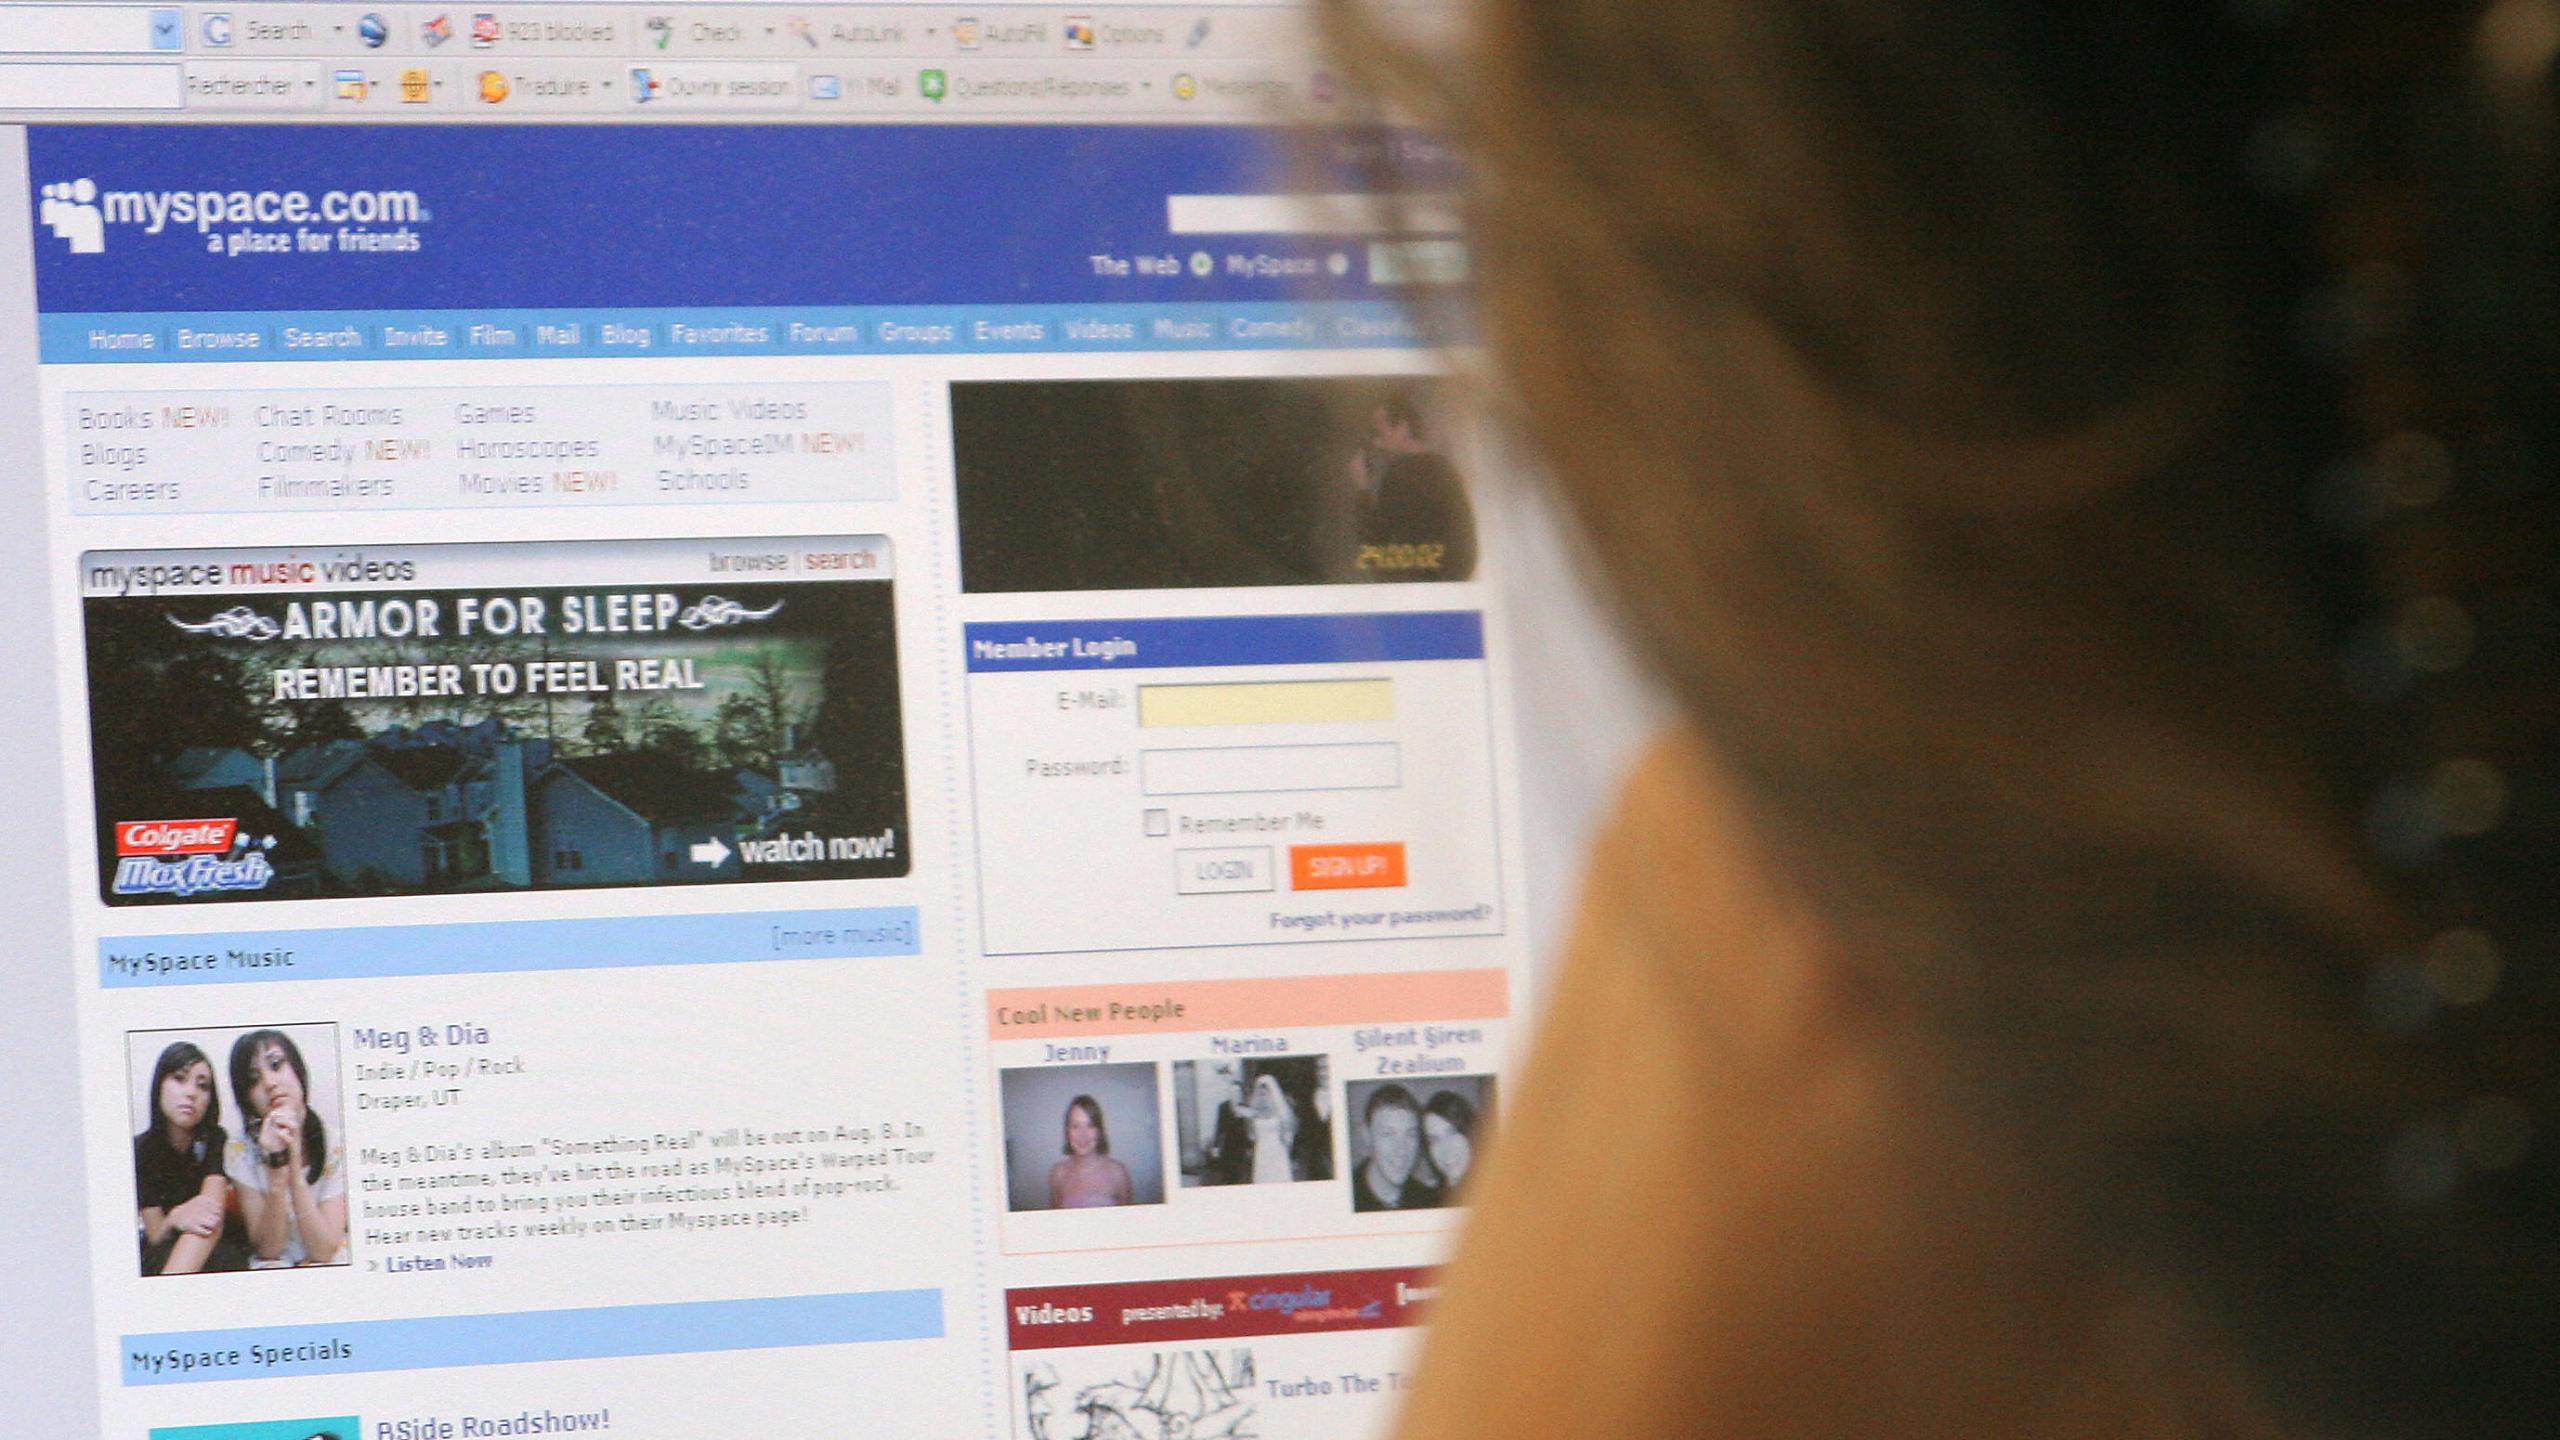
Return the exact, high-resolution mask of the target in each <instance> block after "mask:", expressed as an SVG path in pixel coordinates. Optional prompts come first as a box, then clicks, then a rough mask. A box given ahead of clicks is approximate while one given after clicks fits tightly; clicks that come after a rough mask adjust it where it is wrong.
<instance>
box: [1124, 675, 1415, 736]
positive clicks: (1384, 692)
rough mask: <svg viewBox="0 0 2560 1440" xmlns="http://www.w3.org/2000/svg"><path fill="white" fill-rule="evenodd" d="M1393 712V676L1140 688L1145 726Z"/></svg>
mask: <svg viewBox="0 0 2560 1440" xmlns="http://www.w3.org/2000/svg"><path fill="white" fill-rule="evenodd" d="M1395 716H1396V692H1395V682H1394V681H1391V680H1264V681H1242V682H1236V683H1228V684H1209V685H1141V686H1139V687H1138V724H1139V725H1140V726H1141V727H1144V728H1147V729H1159V728H1170V727H1175V726H1206V725H1356V724H1374V723H1377V722H1380V721H1386V720H1393V719H1394V718H1395Z"/></svg>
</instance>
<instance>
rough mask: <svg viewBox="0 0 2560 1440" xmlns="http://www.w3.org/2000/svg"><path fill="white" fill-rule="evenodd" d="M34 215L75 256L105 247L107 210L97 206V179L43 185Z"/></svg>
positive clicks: (96, 252) (102, 250) (99, 250)
mask: <svg viewBox="0 0 2560 1440" xmlns="http://www.w3.org/2000/svg"><path fill="white" fill-rule="evenodd" d="M36 216H37V218H38V219H40V220H42V221H43V222H44V227H45V228H46V229H48V230H51V231H52V232H53V233H54V235H55V236H56V237H58V238H59V239H61V240H63V241H65V242H67V243H69V245H70V246H71V253H72V254H74V255H96V254H100V253H103V252H104V251H105V250H106V248H107V217H106V212H104V211H102V210H100V209H99V208H98V182H97V181H95V180H92V179H90V178H89V177H87V176H85V175H84V176H82V177H80V178H79V179H77V180H65V181H60V182H58V183H55V184H52V185H47V186H46V187H44V198H43V203H42V204H41V205H40V206H39V207H38V208H37V211H36Z"/></svg>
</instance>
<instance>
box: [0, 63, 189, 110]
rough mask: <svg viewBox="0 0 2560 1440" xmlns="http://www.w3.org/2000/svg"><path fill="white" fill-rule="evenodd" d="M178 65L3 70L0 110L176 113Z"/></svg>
mask: <svg viewBox="0 0 2560 1440" xmlns="http://www.w3.org/2000/svg"><path fill="white" fill-rule="evenodd" d="M185 104H186V86H185V84H184V82H183V80H182V78H181V76H180V75H179V72H178V67H177V66H175V65H56V64H42V65H0V110H176V109H180V108H182V107H183V106H184V105H185Z"/></svg>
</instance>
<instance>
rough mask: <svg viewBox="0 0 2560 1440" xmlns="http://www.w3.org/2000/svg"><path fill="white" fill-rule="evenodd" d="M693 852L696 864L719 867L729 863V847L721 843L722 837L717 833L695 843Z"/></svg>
mask: <svg viewBox="0 0 2560 1440" xmlns="http://www.w3.org/2000/svg"><path fill="white" fill-rule="evenodd" d="M692 853H693V863H694V864H696V865H709V866H712V867H714V868H717V867H719V866H722V865H726V864H728V863H729V847H728V846H726V845H723V844H721V843H720V837H719V836H717V835H714V836H712V837H711V838H710V839H708V840H705V841H702V842H701V843H699V844H697V845H695V846H694V847H693V852H692Z"/></svg>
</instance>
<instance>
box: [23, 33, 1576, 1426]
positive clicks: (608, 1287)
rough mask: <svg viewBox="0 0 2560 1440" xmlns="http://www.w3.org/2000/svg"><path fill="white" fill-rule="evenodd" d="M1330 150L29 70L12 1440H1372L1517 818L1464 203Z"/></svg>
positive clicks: (1201, 79)
mask: <svg viewBox="0 0 2560 1440" xmlns="http://www.w3.org/2000/svg"><path fill="white" fill-rule="evenodd" d="M1340 92H1341V86H1340V84H1339V82H1338V81H1337V79H1336V78H1335V77H1334V76H1333V75H1332V74H1331V73H1329V72H1328V69H1327V67H1326V65H1325V63H1324V62H1323V61H1322V59H1321V58H1320V57H1319V56H1318V54H1317V52H1316V50H1315V48H1314V47H1313V45H1312V43H1311V41H1310V40H1309V38H1308V36H1307V35H1306V33H1305V27H1304V23H1303V17H1302V16H1300V15H1299V14H1297V13H1296V12H1295V11H1293V10H1292V9H1291V8H1289V7H1287V6H1283V5H1256V4H1225V3H1196V4H1192V5H1188V6H1144V7H1122V6H1106V5H1101V4H1093V5H1078V6H1026V5H992V6H975V7H973V6H970V5H967V4H959V5H950V4H939V5H913V4H876V5H846V6H828V5H819V4H807V5H799V6H742V5H723V4H670V5H665V6H656V7H652V6H634V5H586V4H532V3H527V4H503V3H502V4H493V5H491V6H490V8H487V9H480V8H475V7H471V6H460V7H453V6H444V5H418V4H404V5H378V6H369V5H361V4H358V5H288V4H269V3H234V4H228V5H200V4H187V5H177V6H148V5H125V4H59V5H10V6H7V7H4V8H0V194H10V195H15V196H17V197H19V200H18V203H19V204H20V207H21V208H20V209H19V210H18V212H17V213H18V214H19V215H21V216H22V217H23V219H22V220H21V221H18V222H16V223H12V224H10V225H8V226H5V227H0V317H5V323H0V413H5V415H6V419H5V422H0V454H5V457H6V460H7V461H8V465H7V469H6V476H7V485H6V487H5V489H6V494H5V498H0V505H5V512H0V520H5V524H0V532H5V533H0V546H5V547H6V549H5V555H0V577H5V578H0V584H4V585H5V586H6V587H7V589H6V599H7V604H6V613H7V615H8V617H9V632H8V633H9V641H8V644H9V650H8V654H9V662H10V663H9V669H10V672H11V683H10V684H9V685H8V686H7V687H6V688H7V692H8V693H7V694H6V696H5V698H4V699H0V704H5V706H6V716H5V722H6V724H7V725H8V726H9V728H10V730H11V734H12V739H13V752H14V754H15V755H16V757H17V762H18V763H17V764H16V765H15V766H13V767H11V768H12V769H13V770H14V771H15V772H16V773H15V774H14V775H13V776H12V777H11V779H10V781H9V785H10V787H11V789H10V796H11V802H12V803H11V807H10V818H11V825H10V827H9V828H10V829H11V831H12V832H13V833H12V834H11V836H10V839H9V846H10V855H11V873H12V877H13V882H14V883H13V885H12V887H11V891H12V898H11V903H10V910H11V922H12V929H13V931H14V940H15V943H14V945H13V947H12V949H13V954H12V957H11V964H10V966H9V971H8V975H7V978H6V980H5V982H0V983H5V985H6V987H7V990H6V996H5V998H6V1001H7V1004H6V1005H5V1006H0V1009H4V1010H5V1012H6V1013H5V1015H0V1038H5V1044H6V1050H7V1053H8V1054H9V1055H10V1056H11V1059H12V1064H11V1065H10V1067H9V1068H10V1070H11V1071H12V1072H13V1074H14V1085H13V1088H14V1089H15V1090H16V1095H15V1097H14V1100H13V1102H12V1103H11V1104H10V1105H9V1106H8V1107H7V1110H8V1113H9V1119H8V1121H7V1125H8V1136H9V1142H8V1143H9V1149H10V1151H11V1154H12V1163H11V1164H10V1165H9V1166H7V1167H6V1168H7V1170H8V1171H10V1172H11V1173H10V1174H9V1175H8V1176H7V1178H6V1180H5V1181H0V1186H5V1192H6V1193H5V1197H0V1198H5V1201H6V1208H7V1210H8V1212H9V1213H10V1214H11V1216H12V1217H13V1220H12V1223H11V1225H10V1227H9V1228H8V1230H7V1231H6V1232H5V1235H0V1258H4V1259H5V1261H6V1271H7V1273H8V1277H9V1278H8V1280H7V1282H6V1283H7V1288H8V1290H9V1292H10V1295H11V1301H10V1305H9V1309H10V1311H11V1312H12V1316H13V1321H12V1325H11V1326H10V1327H9V1328H10V1330H11V1331H12V1333H11V1335H10V1337H9V1339H8V1341H7V1348H8V1352H9V1363H8V1364H7V1365H6V1366H5V1367H0V1368H5V1369H6V1370H7V1371H8V1372H9V1373H8V1374H7V1375H6V1376H5V1377H4V1378H0V1387H4V1388H5V1389H6V1391H7V1392H8V1394H9V1404H8V1405H7V1406H0V1408H8V1409H10V1410H11V1412H12V1414H13V1415H14V1416H16V1417H17V1420H16V1423H14V1424H13V1425H12V1428H13V1429H14V1430H17V1431H19V1432H21V1433H29V1434H38V1433H41V1434H60V1435H75V1434H95V1435H100V1436H109V1437H116V1440H304V1437H313V1436H333V1437H337V1440H357V1437H365V1440H455V1437H467V1436H502V1435H551V1434H571V1433H583V1432H593V1433H597V1434H607V1435H612V1436H616V1437H631V1440H676V1437H696V1436H702V1435H708V1434H733V1435H734V1434H777V1435H778V1434H841V1433H849V1432H855V1431H859V1433H864V1434H878V1435H898V1436H919V1437H927V1436H930V1437H986V1436H1009V1437H1014V1440H1086V1437H1097V1440H1098V1437H1104V1436H1145V1437H1171V1436H1187V1437H1193V1440H1244V1437H1274V1440H1286V1437H1309V1440H1314V1437H1325V1440H1337V1437H1359V1436H1364V1435H1376V1434H1379V1433H1382V1431H1383V1429H1384V1428H1385V1426H1386V1425H1387V1424H1388V1423H1389V1421H1390V1419H1391V1417H1392V1415H1393V1412H1394V1407H1395V1404H1396V1401H1397V1398H1398V1396H1399V1394H1400V1392H1401V1391H1402V1390H1403V1389H1404V1388H1405V1387H1406V1386H1408V1385H1409V1384H1410V1383H1411V1378H1412V1370H1413V1361H1414V1353H1415V1344H1416V1338H1417V1334H1418V1330H1417V1327H1418V1326H1419V1325H1420V1324H1421V1322H1422V1321H1423V1319H1424V1317H1425V1316H1426V1315H1427V1314H1428V1310H1429V1301H1430V1298H1431V1295H1432V1291H1433V1287H1434V1279H1433V1276H1434V1268H1433V1267H1434V1266H1435V1265H1436V1264H1438V1263H1439V1262H1440V1261H1441V1260H1443V1259H1444V1258H1445V1255H1446V1253H1447V1249H1448V1246H1449V1241H1450V1236H1451V1233H1452V1230H1453V1227H1454V1226H1455V1225H1456V1224H1457V1223H1458V1220H1459V1218H1460V1216H1461V1215H1462V1214H1463V1206H1464V1202H1465V1200H1466V1197H1467V1180H1468V1176H1469V1173H1470V1171H1471V1170H1472V1169H1473V1167H1474V1165H1475V1163H1476V1157H1477V1156H1478V1155H1479V1154H1480V1153H1481V1152H1482V1151H1483V1149H1484V1148H1485V1147H1487V1146H1488V1145H1490V1144H1493V1143H1495V1137H1496V1136H1497V1134H1498V1132H1499V1130H1500V1128H1501V1116H1502V1105H1503V1101H1504V1098H1505V1087H1506V1085H1507V1084H1508V1083H1509V1080H1510V1067H1511V1060H1512V1057H1513V1055H1514V1052H1515V1048H1516V1043H1517V1041H1518V1039H1519V1037H1520V1035H1521V1032H1522V1031H1523V1030H1524V1028H1525V1022H1524V1014H1525V1011H1526V1008H1527V1006H1528V1004H1529V1002H1530V998H1531V994H1532V990H1533V984H1532V971H1531V968H1530V956H1531V953H1532V949H1533V946H1532V944H1531V935H1532V928H1531V927H1532V921H1531V917H1530V912H1531V910H1532V908H1533V902H1532V897H1531V895H1530V893H1529V891H1530V884H1531V882H1530V878H1529V873H1528V871H1529V861H1528V859H1527V858H1526V857H1527V856H1528V853H1529V847H1530V846H1531V845H1532V844H1533V843H1537V842H1535V841H1534V840H1533V832H1532V827H1531V826H1530V825H1529V824H1528V823H1527V822H1526V821H1525V820H1524V811H1526V810H1527V809H1529V808H1531V807H1530V805H1529V804H1528V803H1527V802H1525V801H1524V793H1523V790H1524V783H1530V784H1534V783H1535V777H1524V775H1523V773H1522V771H1523V766H1522V764H1521V762H1520V760H1519V744H1520V737H1519V723H1520V722H1519V716H1518V711H1517V709H1516V704H1515V702H1516V700H1517V698H1518V696H1517V693H1516V692H1517V690H1518V689H1519V688H1520V687H1519V685H1518V681H1517V676H1518V675H1519V674H1520V672H1521V667H1520V663H1519V661H1518V658H1517V656H1516V655H1515V653H1514V647H1513V644H1512V640H1511V637H1512V636H1513V634H1514V633H1515V631H1514V629H1513V625H1514V617H1513V616H1512V614H1511V613H1510V611H1509V610H1508V609H1507V607H1506V605H1505V601H1504V592H1505V589H1506V587H1507V585H1508V583H1509V580H1510V577H1512V576H1513V575H1515V574H1517V573H1519V570H1520V568H1521V566H1522V565H1523V564H1524V563H1526V562H1525V561H1524V560H1523V558H1522V557H1523V551H1522V550H1521V549H1520V548H1519V547H1517V546H1507V545H1506V539H1505V537H1506V534H1507V533H1508V532H1507V531H1506V528H1505V525H1504V523H1503V522H1502V521H1501V518H1500V516H1499V515H1498V514H1497V512H1498V511H1499V510H1500V508H1501V506H1502V504H1503V502H1502V500H1501V499H1500V496H1501V494H1502V491H1501V487H1499V486H1497V485H1495V484H1494V483H1493V482H1492V479H1491V472H1492V471H1493V470H1495V469H1496V468H1498V461H1497V459H1496V457H1495V455H1494V453H1493V449H1492V447H1491V446H1490V444H1489V443H1488V442H1487V441H1486V439H1485V438H1484V436H1483V435H1482V433H1481V431H1480V429H1479V428H1478V427H1476V426H1475V425H1473V424H1472V423H1471V422H1470V421H1469V419H1468V412H1469V407H1468V405H1467V404H1466V402H1465V399H1464V397H1463V396H1462V395H1460V394H1459V393H1458V391H1457V387H1456V385H1455V382H1454V380H1453V370H1455V369H1460V368H1463V353H1464V350H1463V347H1464V346H1465V345H1466V344H1467V343H1468V336H1467V335H1466V333H1465V320H1464V299H1463V294H1464V288H1465V282H1466V280H1467V278H1468V276H1467V270H1468V264H1469V254H1468V251H1467V249H1466V246H1465V243H1464V239H1463V237H1462V236H1461V235H1459V234H1458V233H1456V230H1455V227H1454V225H1453V224H1451V223H1450V217H1449V214H1448V207H1447V206H1446V205H1445V204H1444V203H1442V202H1443V201H1444V199H1445V195H1444V193H1443V192H1444V191H1445V190H1446V189H1448V188H1450V187H1452V186H1453V184H1454V176H1455V173H1456V172H1455V170H1454V168H1453V167H1454V161H1453V160H1452V158H1451V157H1450V156H1449V155H1447V154H1446V153H1444V152H1443V151H1442V150H1441V148H1440V147H1439V146H1438V145H1437V144H1436V143H1435V142H1434V141H1433V140H1431V139H1430V138H1429V137H1427V136H1424V135H1421V134H1418V133H1415V132H1411V131H1407V130H1401V129H1374V128H1371V129H1362V128H1353V127H1350V126H1348V125H1346V124H1344V123H1343V122H1344V116H1343V115H1342V114H1340V113H1338V112H1340V111H1342V110H1344V109H1346V108H1348V107H1347V106H1346V105H1345V104H1344V101H1343V97H1342V95H1341V93H1340ZM1389 175H1392V176H1393V177H1395V180H1396V186H1397V194H1396V196H1395V198H1394V199H1393V200H1392V201H1390V200H1387V199H1384V198H1382V197H1381V195H1380V194H1379V193H1378V191H1379V184H1380V179H1381V177H1382V176H1389ZM1453 347H1455V348H1454V349H1453ZM1543 558H1544V561H1545V562H1547V563H1553V559H1554V557H1553V556H1551V555H1550V556H1545V557H1543Z"/></svg>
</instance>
